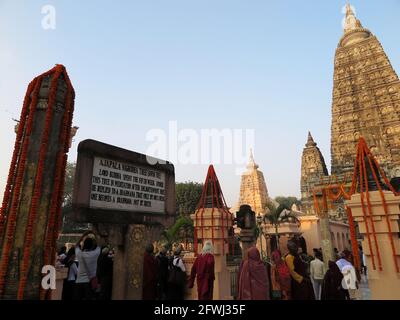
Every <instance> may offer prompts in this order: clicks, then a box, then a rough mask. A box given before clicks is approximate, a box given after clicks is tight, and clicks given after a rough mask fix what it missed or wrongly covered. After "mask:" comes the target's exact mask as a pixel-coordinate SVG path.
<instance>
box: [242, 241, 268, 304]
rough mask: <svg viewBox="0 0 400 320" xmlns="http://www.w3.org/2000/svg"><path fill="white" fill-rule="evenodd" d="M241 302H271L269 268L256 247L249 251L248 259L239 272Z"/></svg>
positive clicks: (243, 262)
mask: <svg viewBox="0 0 400 320" xmlns="http://www.w3.org/2000/svg"><path fill="white" fill-rule="evenodd" d="M238 299H239V300H269V299H270V294H269V278H268V273H267V268H266V267H265V265H264V263H263V262H262V261H261V257H260V252H259V251H258V249H257V248H256V247H251V248H250V249H248V250H247V258H246V260H244V261H242V264H241V266H240V270H239V293H238Z"/></svg>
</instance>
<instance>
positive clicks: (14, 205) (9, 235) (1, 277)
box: [0, 77, 42, 297]
mask: <svg viewBox="0 0 400 320" xmlns="http://www.w3.org/2000/svg"><path fill="white" fill-rule="evenodd" d="M33 82H34V85H35V89H34V90H33V93H32V100H31V103H30V108H29V116H28V121H27V124H26V129H25V134H24V137H23V143H22V149H21V153H20V157H19V160H18V165H17V172H16V177H15V186H14V189H13V195H12V199H11V200H10V201H11V205H10V206H9V213H8V214H7V228H6V233H5V235H4V237H5V238H4V241H3V243H4V246H3V251H2V253H1V264H0V297H2V296H3V294H4V289H5V288H4V285H5V277H6V275H7V272H8V264H9V259H10V251H11V247H12V243H13V240H14V233H15V228H16V217H17V211H18V209H19V200H20V192H21V185H22V179H23V175H24V172H25V163H26V157H27V151H28V145H29V138H30V135H31V132H32V124H33V119H34V114H35V110H36V105H37V101H38V93H39V89H40V86H41V82H42V79H41V78H40V77H37V78H35V79H34V80H33Z"/></svg>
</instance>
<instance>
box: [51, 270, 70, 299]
mask: <svg viewBox="0 0 400 320" xmlns="http://www.w3.org/2000/svg"><path fill="white" fill-rule="evenodd" d="M67 277H68V268H65V267H58V268H56V289H55V290H52V291H51V300H61V298H62V291H63V286H64V279H66V278H67Z"/></svg>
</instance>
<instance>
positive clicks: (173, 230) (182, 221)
mask: <svg viewBox="0 0 400 320" xmlns="http://www.w3.org/2000/svg"><path fill="white" fill-rule="evenodd" d="M193 231H194V227H193V221H192V219H190V217H189V216H187V215H186V216H183V215H182V216H180V217H179V218H178V219H177V220H176V222H175V224H174V225H172V226H171V227H170V228H168V229H166V230H164V232H163V233H162V237H163V238H164V240H165V241H166V245H167V247H169V248H171V247H172V245H173V244H174V243H176V242H182V241H185V240H187V239H185V237H189V238H193Z"/></svg>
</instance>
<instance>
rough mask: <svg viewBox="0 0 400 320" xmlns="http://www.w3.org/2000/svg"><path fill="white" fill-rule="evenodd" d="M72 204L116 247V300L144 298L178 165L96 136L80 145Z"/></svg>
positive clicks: (167, 221) (171, 215) (171, 206)
mask: <svg viewBox="0 0 400 320" xmlns="http://www.w3.org/2000/svg"><path fill="white" fill-rule="evenodd" d="M72 206H73V210H74V216H75V220H76V221H80V222H89V223H91V224H92V228H93V231H94V232H95V233H96V235H97V236H98V239H99V240H100V242H101V243H102V244H109V245H111V246H112V247H113V248H114V252H115V256H114V266H113V285H112V288H113V289H112V299H116V300H123V299H141V297H142V279H143V253H144V249H145V244H146V243H152V242H153V241H155V240H159V239H160V237H161V233H162V232H163V231H164V230H165V229H166V228H168V227H169V226H171V225H172V224H173V223H174V221H175V217H176V212H175V173H174V166H173V165H172V164H171V163H169V162H167V161H163V160H157V159H154V158H150V157H148V156H146V155H144V154H140V153H137V152H133V151H129V150H125V149H121V148H118V147H115V146H111V145H108V144H105V143H102V142H98V141H95V140H85V141H82V142H81V143H80V144H79V146H78V160H77V164H76V172H75V182H74V194H73V197H72Z"/></svg>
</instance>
